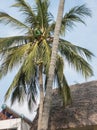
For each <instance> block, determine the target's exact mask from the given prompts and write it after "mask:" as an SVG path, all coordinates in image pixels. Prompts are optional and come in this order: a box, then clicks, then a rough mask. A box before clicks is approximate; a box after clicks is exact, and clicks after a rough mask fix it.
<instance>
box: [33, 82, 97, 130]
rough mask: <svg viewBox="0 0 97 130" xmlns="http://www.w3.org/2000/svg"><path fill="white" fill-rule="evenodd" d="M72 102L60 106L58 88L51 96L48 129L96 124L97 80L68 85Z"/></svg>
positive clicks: (35, 125) (34, 124) (35, 122)
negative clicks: (65, 105)
mask: <svg viewBox="0 0 97 130" xmlns="http://www.w3.org/2000/svg"><path fill="white" fill-rule="evenodd" d="M70 89H71V95H72V104H71V105H69V106H67V107H66V108H65V107H64V106H62V99H61V98H60V96H59V94H58V90H57V89H56V90H54V92H53V96H52V102H53V103H52V108H51V112H50V121H49V130H51V129H52V127H53V128H54V129H56V130H59V129H65V128H77V127H83V126H89V125H97V81H91V82H86V83H82V84H75V85H72V86H70ZM36 127H37V119H35V120H34V122H33V125H32V130H36Z"/></svg>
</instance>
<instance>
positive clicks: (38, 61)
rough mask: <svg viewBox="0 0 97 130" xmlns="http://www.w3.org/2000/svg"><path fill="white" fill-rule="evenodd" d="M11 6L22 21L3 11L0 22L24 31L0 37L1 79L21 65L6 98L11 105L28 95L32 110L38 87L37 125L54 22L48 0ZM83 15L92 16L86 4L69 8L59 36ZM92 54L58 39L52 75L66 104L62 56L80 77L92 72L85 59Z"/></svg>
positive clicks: (40, 111)
mask: <svg viewBox="0 0 97 130" xmlns="http://www.w3.org/2000/svg"><path fill="white" fill-rule="evenodd" d="M12 7H17V8H19V10H20V12H22V16H24V17H23V18H24V20H23V21H20V20H18V19H16V18H14V17H12V16H10V15H9V14H7V13H5V12H0V23H3V24H10V25H11V26H14V27H16V29H20V30H21V29H23V31H22V32H23V34H22V35H19V36H10V37H3V38H0V55H1V56H2V57H3V60H2V64H1V68H0V78H3V76H6V74H7V73H9V72H10V71H12V70H13V69H14V67H18V66H20V67H19V68H18V71H17V74H16V75H15V77H14V79H13V82H12V83H11V85H10V86H9V89H8V91H7V92H6V95H5V100H6V99H8V98H9V97H10V96H11V102H12V104H13V103H14V102H15V100H18V101H19V102H21V101H25V97H27V99H28V105H29V108H30V109H31V107H32V102H34V103H35V102H36V100H37V92H38V89H39V90H40V106H39V122H38V124H40V122H41V117H42V112H43V102H44V91H45V89H46V84H47V79H48V70H49V65H50V60H51V52H52V42H53V34H54V28H55V24H56V22H55V21H54V20H53V15H52V14H51V13H50V12H49V11H48V8H49V1H48V0H35V7H34V8H32V7H31V6H30V5H29V3H27V2H26V1H25V0H16V3H15V4H14V5H12ZM84 16H91V13H90V10H89V9H88V8H87V7H86V6H85V5H82V6H79V7H78V6H76V7H74V8H72V9H71V10H70V11H69V12H68V13H66V14H65V15H64V16H63V19H62V26H61V31H60V35H63V34H64V32H65V31H66V28H67V27H73V25H74V23H76V22H81V23H85V22H84V19H83V18H84ZM92 56H93V54H92V53H91V52H90V51H88V50H87V49H85V48H82V47H78V46H76V45H73V44H72V43H70V42H68V41H66V40H64V39H62V38H60V39H59V46H58V53H57V58H56V60H57V61H56V64H55V71H54V77H55V79H56V80H57V82H58V87H59V90H60V94H62V97H63V99H64V100H63V101H64V104H65V105H66V104H68V101H70V99H71V96H70V90H69V86H68V84H67V81H66V79H65V75H64V73H63V69H64V61H63V60H64V59H63V57H65V59H66V60H67V61H68V62H69V64H71V65H72V66H73V67H74V68H75V69H76V70H77V71H78V72H81V73H82V75H83V76H85V77H89V76H91V75H92V74H93V72H92V69H91V67H90V65H89V64H88V62H87V60H86V59H91V57H92ZM43 74H44V75H45V78H44V76H43ZM44 79H45V81H44V84H43V80H44ZM38 84H39V85H38ZM43 86H45V88H44V87H43ZM67 99H68V100H67ZM38 126H39V128H38V129H40V125H38Z"/></svg>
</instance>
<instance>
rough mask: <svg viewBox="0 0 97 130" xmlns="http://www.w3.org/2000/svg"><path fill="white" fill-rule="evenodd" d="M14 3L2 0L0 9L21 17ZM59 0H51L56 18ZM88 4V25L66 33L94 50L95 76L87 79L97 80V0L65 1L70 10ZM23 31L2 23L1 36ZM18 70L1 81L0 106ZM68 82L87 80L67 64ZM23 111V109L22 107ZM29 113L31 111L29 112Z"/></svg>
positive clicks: (75, 41) (52, 10)
mask: <svg viewBox="0 0 97 130" xmlns="http://www.w3.org/2000/svg"><path fill="white" fill-rule="evenodd" d="M29 1H30V3H31V4H33V2H32V1H33V0H29ZM13 3H14V0H2V1H1V3H0V11H5V12H7V13H9V14H11V15H13V16H14V17H16V18H20V19H21V15H18V10H16V9H14V8H10V6H11V5H12V4H13ZM58 3H59V0H51V6H50V11H51V12H52V13H53V14H54V16H55V18H56V15H57V8H58ZM85 3H86V4H87V6H88V7H89V8H90V9H91V10H92V18H86V23H87V26H84V25H82V24H77V26H76V27H75V28H74V29H73V30H71V31H70V32H67V33H66V36H65V39H66V40H68V41H70V42H72V43H74V44H76V45H79V46H82V47H85V48H87V49H89V50H90V51H92V52H93V53H94V55H95V57H94V58H93V60H92V62H91V63H90V64H91V66H92V69H93V71H94V76H93V77H91V78H89V79H87V81H90V80H96V79H97V13H96V10H97V7H96V4H97V1H96V0H80V1H79V0H66V1H65V11H64V12H66V11H68V10H69V9H70V8H71V7H74V6H76V5H81V4H85ZM20 33H21V32H18V31H16V30H14V29H12V28H11V27H10V28H9V27H8V26H5V25H3V24H2V25H0V37H3V36H11V35H16V34H20ZM16 72H17V69H14V71H13V72H12V73H11V74H8V75H7V76H6V77H5V78H3V79H2V80H1V81H0V106H1V104H2V103H3V98H4V94H5V92H6V90H7V88H8V86H9V85H10V83H11V81H12V79H13V77H14V74H15V73H16ZM64 73H65V75H66V77H67V80H68V83H69V84H70V85H71V84H75V83H82V82H85V81H86V80H85V79H84V78H83V77H82V76H81V75H80V74H77V73H75V71H74V70H73V69H71V68H69V67H68V64H67V63H66V64H65V71H64ZM14 108H15V109H16V110H18V107H17V105H16V106H15V107H14ZM27 109H28V108H27V107H26V108H25V112H26V113H27V112H28V111H27ZM21 112H22V109H21ZM28 115H29V112H28Z"/></svg>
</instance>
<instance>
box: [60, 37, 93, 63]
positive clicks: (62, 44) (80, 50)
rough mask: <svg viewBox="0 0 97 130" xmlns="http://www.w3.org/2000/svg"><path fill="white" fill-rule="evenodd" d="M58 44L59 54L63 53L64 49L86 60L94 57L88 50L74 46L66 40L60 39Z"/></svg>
mask: <svg viewBox="0 0 97 130" xmlns="http://www.w3.org/2000/svg"><path fill="white" fill-rule="evenodd" d="M59 42H60V44H59V50H60V53H64V50H65V47H66V48H68V49H70V50H72V51H74V52H76V53H78V54H80V55H81V56H82V57H85V58H87V59H88V60H91V58H92V57H93V56H94V54H93V53H92V52H91V51H89V50H88V49H86V48H83V47H80V46H77V45H74V44H73V43H71V42H69V41H67V40H64V39H61V38H60V41H59Z"/></svg>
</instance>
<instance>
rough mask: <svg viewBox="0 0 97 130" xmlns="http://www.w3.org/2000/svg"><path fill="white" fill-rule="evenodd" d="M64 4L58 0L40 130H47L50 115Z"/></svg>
mask: <svg viewBox="0 0 97 130" xmlns="http://www.w3.org/2000/svg"><path fill="white" fill-rule="evenodd" d="M64 2H65V0H60V3H59V9H58V15H57V22H56V26H55V33H54V41H53V47H52V56H51V62H50V68H49V77H48V82H47V89H46V96H45V99H44V107H43V114H42V120H41V129H40V130H47V129H48V121H49V113H50V107H51V100H52V84H53V77H54V70H55V64H56V56H57V51H58V43H59V34H60V27H61V21H62V16H63V10H64Z"/></svg>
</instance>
